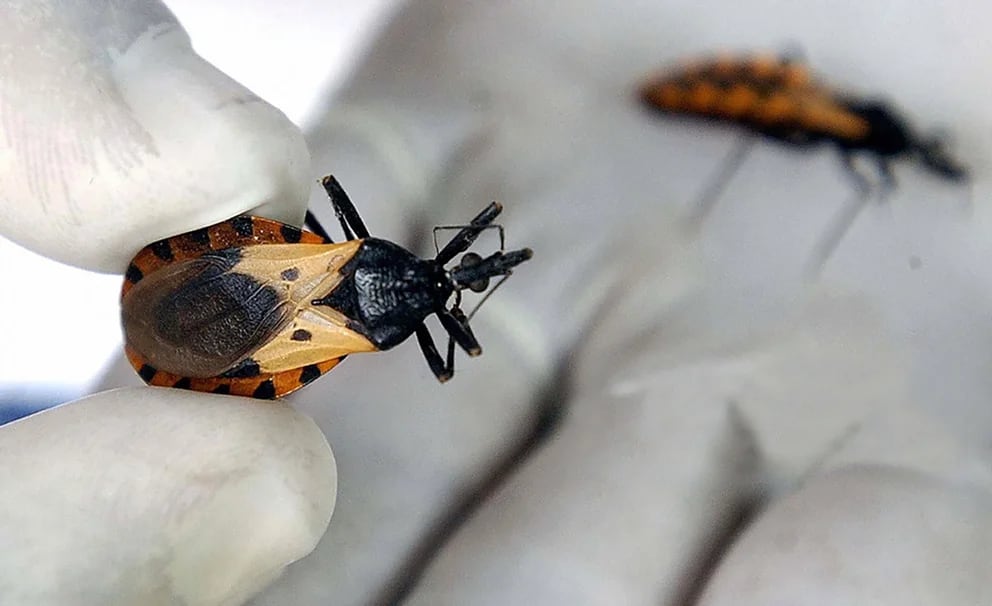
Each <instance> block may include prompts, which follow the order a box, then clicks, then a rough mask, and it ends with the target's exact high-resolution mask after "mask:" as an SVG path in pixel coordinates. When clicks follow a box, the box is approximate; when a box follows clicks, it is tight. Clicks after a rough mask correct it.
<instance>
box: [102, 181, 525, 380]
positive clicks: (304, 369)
mask: <svg viewBox="0 0 992 606" xmlns="http://www.w3.org/2000/svg"><path fill="white" fill-rule="evenodd" d="M322 184H323V186H324V189H325V190H326V191H327V193H328V195H329V197H330V199H331V203H332V205H333V207H334V211H335V214H336V215H337V217H338V220H339V221H340V223H341V227H342V230H343V231H344V233H345V237H346V238H347V239H346V241H344V242H340V243H334V242H333V241H332V240H331V239H330V238H329V237H328V236H327V233H326V231H324V229H323V228H322V227H321V226H320V224H319V222H317V221H316V219H315V218H314V217H313V215H312V214H311V213H309V212H308V213H307V222H308V225H310V226H311V227H312V228H313V229H314V232H316V233H314V232H310V231H304V230H301V229H299V228H296V227H294V226H291V225H286V224H283V223H279V222H278V221H273V220H271V219H264V218H261V217H253V216H239V217H235V218H233V219H229V220H227V221H223V222H221V223H218V224H216V225H212V226H210V227H205V228H202V229H198V230H196V231H192V232H189V233H186V234H181V235H178V236H173V237H171V238H167V239H165V240H160V241H158V242H155V243H154V244H150V245H149V246H147V247H145V248H144V249H142V250H141V251H140V252H138V254H137V255H136V256H135V257H134V259H133V260H132V261H131V264H130V265H129V267H128V270H127V273H126V275H125V279H124V285H123V288H122V292H121V307H122V320H123V328H124V340H125V345H124V348H125V352H126V354H127V357H128V360H129V361H130V362H131V365H132V366H134V368H135V370H137V371H138V374H139V375H140V376H141V378H142V379H144V381H145V382H146V383H149V384H151V385H159V386H167V387H178V388H183V389H192V390H195V391H205V392H213V393H225V394H235V395H241V396H252V397H256V398H266V399H272V398H278V397H281V396H284V395H286V394H288V393H290V392H293V391H295V390H297V389H299V388H300V387H303V386H304V385H306V384H307V383H310V382H311V381H313V380H314V379H316V378H317V377H319V376H321V375H322V374H324V373H325V372H327V371H329V370H330V369H332V368H334V367H335V366H336V365H337V364H338V363H340V362H341V360H343V359H344V358H345V356H347V355H349V354H353V353H360V352H373V351H384V350H387V349H390V348H392V347H395V346H396V345H399V344H400V343H402V342H403V341H405V340H406V339H407V338H408V337H409V336H410V335H413V334H416V336H417V341H418V343H419V344H420V348H421V350H422V351H423V354H424V357H425V358H426V359H427V363H428V365H429V366H430V369H431V371H432V372H433V373H434V375H435V376H436V377H437V378H438V380H440V381H442V382H443V381H446V380H447V379H449V378H451V376H452V374H453V373H454V350H455V347H454V345H455V344H456V343H457V344H458V345H459V346H460V347H461V348H462V349H464V350H465V351H466V352H467V353H468V354H469V355H470V356H477V355H479V354H480V353H482V349H481V347H480V346H479V342H478V341H477V340H476V338H475V336H474V335H473V334H472V330H471V328H470V327H469V324H468V321H469V319H470V318H471V315H468V316H466V314H465V313H464V312H463V311H462V309H461V300H462V292H463V291H464V290H473V291H476V292H481V291H486V290H487V288H488V285H489V280H490V278H494V277H500V276H501V277H502V280H505V279H506V277H508V276H509V275H510V273H511V272H512V269H513V268H514V267H516V266H517V265H519V264H520V263H523V262H524V261H526V260H527V259H529V258H530V257H531V251H530V249H527V248H524V249H520V250H514V251H509V252H504V251H503V250H502V248H501V250H500V251H498V252H495V253H493V254H491V255H489V256H487V257H481V256H479V255H477V254H475V253H471V252H467V253H466V252H465V251H466V250H468V248H469V247H470V246H472V244H473V243H474V242H475V240H476V238H478V236H479V235H480V234H481V233H482V232H483V231H485V230H487V229H490V228H498V229H500V234H501V235H502V228H501V227H500V226H498V225H496V224H494V223H493V220H494V219H495V218H496V217H497V216H498V215H499V213H500V211H501V210H502V207H501V206H500V205H499V204H497V203H496V202H493V203H492V204H490V205H489V206H487V207H486V208H485V209H483V210H482V212H480V213H479V214H478V215H477V216H476V217H475V218H474V219H472V221H471V222H470V223H469V224H468V225H464V226H460V228H459V231H458V232H457V233H456V234H455V235H454V237H453V238H452V239H451V240H450V241H449V242H448V243H447V244H446V245H445V246H444V247H443V248H441V249H440V250H439V251H438V253H437V255H436V256H435V257H434V258H433V259H421V258H419V257H417V256H415V255H414V254H413V253H411V252H409V251H407V250H406V249H404V248H403V247H401V246H399V245H398V244H395V243H393V242H390V241H387V240H382V239H379V238H373V237H370V236H369V233H368V230H367V229H366V227H365V224H364V223H363V222H362V219H361V218H360V217H359V215H358V211H357V210H356V209H355V206H354V205H353V204H352V203H351V200H350V199H349V198H348V195H347V194H346V193H345V192H344V190H343V189H341V186H340V185H339V184H338V182H337V180H336V179H334V177H330V176H329V177H324V179H323V180H322ZM501 243H502V238H501ZM461 253H465V254H464V255H462V258H461V260H460V262H459V263H458V264H457V265H454V266H453V267H450V268H449V267H446V266H447V265H449V263H450V262H451V261H452V260H454V258H455V257H456V256H457V255H459V254H461ZM502 280H501V281H500V282H498V283H497V284H496V285H495V286H493V289H494V288H496V286H499V284H501V283H502ZM491 292H492V289H489V293H491ZM489 293H487V296H488V294H489ZM452 299H453V300H454V303H453V304H452V305H450V306H449V301H451V300H452ZM483 300H484V299H483ZM476 309H478V307H476ZM431 314H434V315H437V317H438V319H439V320H440V322H441V325H442V326H443V328H444V330H445V331H446V332H447V333H448V338H449V342H448V350H447V356H446V357H445V358H442V357H441V354H440V353H439V352H438V350H437V347H436V346H435V344H434V340H433V338H432V337H431V334H430V331H429V330H428V328H427V326H426V324H425V323H424V320H425V319H426V318H427V317H428V316H429V315H431Z"/></svg>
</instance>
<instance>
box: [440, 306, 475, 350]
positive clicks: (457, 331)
mask: <svg viewBox="0 0 992 606" xmlns="http://www.w3.org/2000/svg"><path fill="white" fill-rule="evenodd" d="M437 317H438V319H439V320H441V326H444V329H445V330H446V331H448V334H449V335H450V336H451V338H452V339H454V340H455V343H458V345H459V346H460V347H461V348H462V349H464V350H465V352H466V353H467V354H468V355H470V356H472V357H475V356H477V355H479V354H481V353H482V346H481V345H479V341H478V340H476V338H475V335H474V334H472V329H471V328H469V327H468V324H466V323H465V321H464V320H465V314H463V313H462V311H461V310H460V309H458V308H453V309H452V310H450V311H448V310H442V311H439V312H437Z"/></svg>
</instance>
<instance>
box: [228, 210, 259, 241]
mask: <svg viewBox="0 0 992 606" xmlns="http://www.w3.org/2000/svg"><path fill="white" fill-rule="evenodd" d="M230 223H231V227H233V228H234V231H235V232H236V233H237V234H238V235H239V236H242V237H244V238H249V237H251V235H252V234H253V233H254V231H255V230H254V226H253V223H252V220H251V217H246V216H245V215H241V216H238V217H234V218H233V219H231V220H230Z"/></svg>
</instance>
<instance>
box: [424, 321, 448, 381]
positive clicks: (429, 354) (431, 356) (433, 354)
mask: <svg viewBox="0 0 992 606" xmlns="http://www.w3.org/2000/svg"><path fill="white" fill-rule="evenodd" d="M416 333H417V343H419V344H420V351H422V352H423V353H424V358H425V359H426V360H427V365H428V366H430V368H431V372H433V373H434V376H435V377H437V380H438V381H440V382H442V383H444V382H445V381H447V380H448V379H450V378H451V375H453V374H454V363H453V362H454V354H453V353H452V352H449V354H448V358H449V364H445V362H444V359H443V358H441V354H440V353H438V351H437V346H436V345H434V338H433V337H431V332H430V330H428V329H427V325H426V324H424V323H423V322H421V323H420V325H419V326H417V330H416ZM448 349H449V350H451V349H452V347H451V345H450V344H449V345H448Z"/></svg>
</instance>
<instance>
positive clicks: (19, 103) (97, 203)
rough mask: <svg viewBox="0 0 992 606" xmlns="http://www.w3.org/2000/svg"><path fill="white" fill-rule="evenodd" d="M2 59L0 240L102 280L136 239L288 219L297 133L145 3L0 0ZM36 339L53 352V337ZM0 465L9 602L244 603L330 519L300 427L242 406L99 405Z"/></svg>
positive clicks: (293, 201)
mask: <svg viewBox="0 0 992 606" xmlns="http://www.w3.org/2000/svg"><path fill="white" fill-rule="evenodd" d="M0 66H2V67H0V81H2V83H3V84H2V85H0V115H2V116H3V120H2V125H0V132H2V136H0V149H2V152H0V174H2V175H3V179H2V182H3V188H2V192H0V196H2V197H3V203H2V205H0V232H2V234H3V235H4V236H6V237H8V238H10V239H12V240H14V241H17V242H19V243H21V244H22V245H24V246H26V247H28V248H31V249H33V250H35V251H37V252H40V253H42V254H45V255H47V256H49V257H51V258H53V259H57V260H59V261H63V262H66V263H71V264H74V265H77V266H79V267H83V268H87V269H92V270H100V271H107V272H117V273H120V272H122V271H123V270H124V268H125V267H126V266H127V263H128V261H129V259H130V257H131V256H132V255H133V254H134V253H135V252H136V251H137V250H138V249H140V248H141V247H143V246H144V245H145V244H147V243H148V242H151V241H154V240H157V239H159V238H162V237H164V236H168V235H171V234H175V233H180V232H185V231H189V230H192V229H195V228H198V227H202V226H204V225H209V224H211V223H215V222H217V221H219V220H222V219H225V218H227V217H230V216H232V215H235V214H238V213H241V212H244V211H247V210H249V209H253V208H258V209H259V210H258V211H257V212H259V213H264V214H267V215H268V216H271V217H274V218H279V219H282V220H286V221H291V222H294V221H295V222H298V221H299V220H300V219H301V218H302V214H303V208H304V204H305V202H306V195H307V191H308V188H309V186H310V183H311V182H312V179H311V178H310V165H309V157H308V153H307V150H306V146H305V144H304V141H303V137H302V135H301V134H300V132H299V130H298V129H297V128H296V127H295V126H294V125H293V124H292V123H290V122H289V120H287V119H286V117H285V116H283V115H282V114H281V113H280V112H279V111H278V110H276V109H274V108H273V107H271V106H269V105H267V104H266V103H265V102H263V101H262V100H261V99H259V98H257V97H255V96H254V95H253V94H252V93H251V92H250V91H248V90H246V89H244V88H243V87H241V86H240V85H239V84H237V83H236V82H234V81H232V80H231V79H230V78H228V77H227V76H225V75H224V74H223V73H221V72H219V71H218V70H216V69H215V68H214V67H212V66H211V65H209V64H208V63H206V62H205V61H203V60H202V59H201V58H200V57H198V56H197V55H196V54H195V53H194V52H193V51H192V49H191V48H190V43H189V39H188V38H187V36H186V33H185V32H184V31H183V29H182V28H181V27H180V26H179V25H178V23H176V21H175V19H174V18H173V16H172V15H171V14H170V12H169V11H168V10H167V9H165V7H164V6H162V5H161V4H160V3H158V2H155V1H147V2H131V3H124V4H121V3H117V2H85V3H65V2H6V3H3V5H2V6H0ZM24 287H25V288H28V289H29V290H31V291H35V292H39V293H41V292H52V291H58V286H57V285H50V284H48V285H46V284H30V285H24ZM58 294H59V296H65V297H66V298H67V305H71V301H70V300H68V299H69V298H70V297H69V296H68V295H67V294H66V293H58ZM79 321H81V322H85V321H86V319H85V318H80V319H79ZM38 331H39V335H40V338H42V339H45V340H47V341H48V342H49V347H51V348H52V351H53V356H57V352H58V343H59V340H60V339H70V338H72V335H56V334H44V333H45V328H44V322H41V323H40V324H39V326H38ZM63 363H64V364H71V363H72V361H71V360H58V359H57V358H56V363H54V364H53V366H52V369H53V372H58V369H59V367H60V366H59V365H60V364H63ZM0 459H2V461H3V464H2V466H0V545H2V546H3V547H2V549H0V603H2V604H4V605H10V606H19V605H29V604H30V605H37V606H43V605H44V606H66V605H69V604H72V605H78V606H86V605H101V606H104V605H108V604H119V605H133V604H189V605H194V604H197V605H208V604H210V605H215V604H237V603H241V602H243V601H244V600H245V599H246V598H247V597H248V596H250V595H252V594H253V593H255V592H256V591H257V590H258V589H259V588H261V587H263V586H264V585H265V584H266V583H267V582H268V581H269V580H271V579H272V578H273V577H274V576H276V575H277V574H278V573H279V572H280V571H281V570H282V568H284V567H285V566H286V565H287V564H288V563H290V562H292V561H293V560H295V559H298V558H300V557H302V556H303V555H305V554H306V553H308V552H309V551H310V550H311V549H313V546H314V545H315V543H316V541H317V539H318V538H319V537H320V536H321V535H322V534H323V532H324V530H325V528H326V526H327V523H328V520H329V518H330V515H331V510H332V509H333V507H334V497H335V467H334V459H333V457H332V454H331V451H330V449H329V447H328V445H327V442H326V440H325V438H324V436H323V435H322V434H321V432H320V430H319V429H318V428H317V427H316V426H315V425H314V423H313V421H312V420H310V419H309V418H307V417H305V416H303V415H301V414H299V413H298V412H296V411H294V410H293V409H292V408H290V407H288V406H286V405H282V404H272V403H263V402H255V401H250V400H246V399H241V398H225V397H211V396H209V395H200V394H192V393H186V392H182V391H177V390H159V389H150V388H134V389H125V390H118V391H111V392H104V393H99V394H96V395H94V396H91V397H89V398H86V399H83V400H80V401H78V402H73V403H71V404H66V405H64V406H61V407H58V408H55V409H53V410H49V411H47V412H44V413H40V414H37V415H34V416H32V417H30V418H27V419H23V420H21V421H19V422H15V423H13V424H10V425H7V426H4V427H0Z"/></svg>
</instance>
